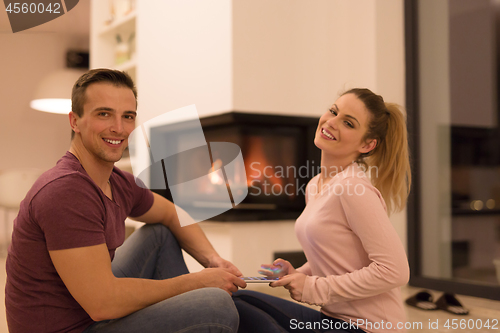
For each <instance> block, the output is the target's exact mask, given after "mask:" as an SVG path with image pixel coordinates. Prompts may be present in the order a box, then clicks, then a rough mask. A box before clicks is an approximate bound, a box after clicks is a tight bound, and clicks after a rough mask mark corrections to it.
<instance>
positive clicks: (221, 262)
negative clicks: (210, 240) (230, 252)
mask: <svg viewBox="0 0 500 333" xmlns="http://www.w3.org/2000/svg"><path fill="white" fill-rule="evenodd" d="M207 268H224V269H226V270H228V271H229V272H231V273H233V274H234V275H236V276H242V275H243V274H241V272H240V270H239V269H238V268H236V266H234V265H233V263H232V262H230V261H227V260H226V259H223V258H221V257H219V256H218V255H215V256H213V257H212V258H210V261H209V263H208V267H207Z"/></svg>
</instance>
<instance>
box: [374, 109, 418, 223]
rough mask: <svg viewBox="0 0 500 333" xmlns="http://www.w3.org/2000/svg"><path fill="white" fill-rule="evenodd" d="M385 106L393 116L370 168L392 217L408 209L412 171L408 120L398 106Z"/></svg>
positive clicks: (390, 115) (390, 116)
mask: <svg viewBox="0 0 500 333" xmlns="http://www.w3.org/2000/svg"><path fill="white" fill-rule="evenodd" d="M385 106H386V108H387V111H388V112H389V114H388V116H389V117H388V120H387V134H386V136H385V139H383V140H381V142H380V146H378V147H377V148H378V149H376V151H374V152H373V154H372V155H371V156H369V157H368V158H367V164H368V166H369V168H368V170H369V171H370V172H369V174H370V177H371V179H372V183H373V185H374V186H375V187H376V188H377V189H378V190H379V191H380V193H381V194H382V196H383V197H384V199H385V201H386V205H387V212H389V214H391V213H394V212H399V211H402V210H403V209H404V207H405V205H406V199H407V198H408V194H409V192H410V186H411V169H410V159H409V152H408V138H407V132H406V120H405V116H404V115H403V112H402V111H401V110H400V108H399V106H398V105H397V104H393V103H385ZM370 166H375V167H376V168H370ZM373 169H375V170H373ZM375 172H376V173H378V175H377V174H375Z"/></svg>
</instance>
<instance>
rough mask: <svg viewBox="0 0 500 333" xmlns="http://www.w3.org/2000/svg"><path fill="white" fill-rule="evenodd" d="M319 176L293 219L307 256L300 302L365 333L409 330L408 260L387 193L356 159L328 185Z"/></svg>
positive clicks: (308, 190) (314, 179)
mask: <svg viewBox="0 0 500 333" xmlns="http://www.w3.org/2000/svg"><path fill="white" fill-rule="evenodd" d="M318 180H319V175H318V176H316V177H314V178H313V179H312V180H311V181H310V182H309V184H308V185H307V188H306V202H307V205H306V208H305V209H304V211H303V212H302V214H301V215H300V217H299V218H298V219H297V222H296V224H295V232H296V234H297V237H298V239H299V242H300V243H301V245H302V247H303V249H304V253H305V255H306V257H307V263H306V264H305V265H304V266H302V267H300V268H299V269H298V271H299V272H301V273H304V274H306V275H308V276H307V277H306V280H305V285H304V290H303V295H302V301H303V302H306V303H309V304H315V305H319V306H321V311H322V312H323V313H324V314H326V315H327V316H330V317H334V318H338V319H341V320H344V321H346V322H352V323H358V324H360V325H359V328H361V329H363V330H365V331H367V332H373V333H375V332H377V333H378V332H405V329H404V324H405V323H406V315H405V310H404V306H403V302H402V298H401V292H400V288H399V287H400V286H402V285H404V284H406V283H407V282H408V278H409V267H408V260H407V258H406V253H405V250H404V248H403V245H402V243H401V240H400V239H399V236H398V235H397V233H396V231H395V229H394V227H393V226H392V224H391V222H390V220H389V218H388V215H387V211H386V205H385V202H384V199H383V198H382V195H381V194H380V192H379V191H378V190H377V189H376V188H375V187H374V186H373V185H372V183H371V181H370V180H369V178H368V177H367V176H366V174H365V172H364V171H363V169H362V168H361V167H360V166H358V165H357V164H355V163H354V164H351V165H350V166H349V167H348V168H346V169H345V170H344V171H343V172H340V173H338V174H337V175H336V176H335V177H333V178H332V179H331V180H330V181H329V182H328V183H326V184H325V186H324V187H323V189H322V190H321V189H318ZM389 326H390V327H389ZM398 326H402V328H398Z"/></svg>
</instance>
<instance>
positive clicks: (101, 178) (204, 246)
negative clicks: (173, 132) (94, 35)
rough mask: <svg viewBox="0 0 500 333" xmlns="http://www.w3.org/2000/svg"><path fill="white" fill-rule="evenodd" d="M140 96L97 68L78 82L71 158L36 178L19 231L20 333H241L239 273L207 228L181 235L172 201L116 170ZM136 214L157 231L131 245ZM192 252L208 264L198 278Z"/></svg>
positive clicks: (14, 279)
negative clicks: (190, 264)
mask: <svg viewBox="0 0 500 333" xmlns="http://www.w3.org/2000/svg"><path fill="white" fill-rule="evenodd" d="M136 97H137V94H136V90H135V87H134V84H133V82H132V80H131V79H130V77H129V76H128V75H127V74H125V73H123V72H119V71H114V70H108V69H97V70H91V71H89V72H87V73H86V74H84V75H83V76H82V77H80V79H79V80H78V81H77V82H76V83H75V86H74V87H73V92H72V104H73V107H72V108H73V111H72V112H71V113H70V114H69V120H70V124H71V128H72V130H73V137H72V141H71V147H70V150H69V151H68V152H67V153H66V154H65V155H64V156H63V157H62V158H61V159H60V160H59V161H58V163H57V165H56V166H55V167H54V168H52V169H51V170H49V171H47V172H46V173H44V174H43V175H42V176H41V177H40V178H39V179H38V180H37V181H36V183H35V184H34V185H33V187H32V188H31V190H30V191H29V192H28V194H27V196H26V198H25V199H24V200H23V202H22V203H21V208H20V212H19V215H18V217H17V218H16V221H15V224H14V231H13V235H12V243H11V246H10V248H9V254H8V258H7V267H6V268H7V284H6V299H5V302H6V310H7V322H8V326H9V331H10V332H11V333H18V332H30V333H31V332H177V331H182V332H236V330H237V326H238V315H237V312H236V309H235V307H234V304H233V302H232V300H231V297H230V295H231V293H232V292H235V291H236V290H237V289H238V287H245V286H246V284H245V282H243V281H242V280H241V279H240V278H239V277H238V276H240V275H241V273H240V272H239V270H238V269H237V268H236V267H235V266H234V265H233V264H231V263H230V262H228V261H226V260H224V259H222V258H221V257H220V256H219V255H218V254H217V253H216V251H215V250H214V249H213V247H212V246H211V244H210V243H209V241H208V240H207V238H206V237H205V235H204V234H203V232H202V231H201V229H200V228H199V226H197V225H196V224H192V225H189V226H186V227H180V224H179V221H178V219H177V215H176V211H175V208H174V206H173V204H172V203H171V202H169V201H168V200H166V199H165V198H163V197H161V196H159V195H157V194H153V193H152V192H151V191H149V190H147V189H144V188H141V187H139V186H137V185H136V183H135V180H134V177H133V176H132V175H131V174H128V173H125V172H122V171H120V170H119V169H117V168H115V167H114V163H115V162H116V161H118V160H119V159H120V158H121V156H122V153H123V151H124V150H125V148H126V147H127V145H128V142H127V139H128V136H129V134H130V133H131V132H132V131H133V129H134V128H135V117H136V107H137V99H136ZM127 216H129V217H131V218H134V219H135V220H137V221H142V222H145V223H146V225H145V226H144V227H142V228H140V229H139V230H137V231H136V232H134V234H133V235H132V236H131V237H130V238H129V239H127V241H126V242H125V243H124V244H123V242H124V238H125V236H124V235H125V224H124V221H125V218H126V217H127ZM122 244H123V245H122ZM118 247H120V249H118V251H117V252H116V255H115V250H116V249H117V248H118ZM181 247H182V248H183V249H185V250H186V251H187V252H188V253H189V254H191V255H192V256H193V257H194V258H195V259H197V260H198V261H199V262H200V263H201V264H202V265H203V266H204V267H208V268H206V269H204V270H202V271H201V272H198V273H191V274H189V272H188V270H187V268H186V265H185V263H184V261H183V259H182V254H181V250H180V248H181ZM205 287H214V288H205Z"/></svg>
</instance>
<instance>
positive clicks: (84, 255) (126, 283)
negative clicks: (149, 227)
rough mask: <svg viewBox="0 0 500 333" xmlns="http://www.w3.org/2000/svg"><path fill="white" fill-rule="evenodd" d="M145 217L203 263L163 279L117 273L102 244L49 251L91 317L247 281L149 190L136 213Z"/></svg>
mask: <svg viewBox="0 0 500 333" xmlns="http://www.w3.org/2000/svg"><path fill="white" fill-rule="evenodd" d="M137 220H139V221H143V222H146V223H163V224H165V225H166V226H167V227H168V228H170V230H171V231H172V233H173V234H174V235H175V236H176V237H177V239H178V241H179V244H180V245H181V246H182V247H183V248H184V249H185V250H186V251H187V252H188V253H190V254H191V255H193V256H194V257H195V258H196V259H197V260H198V261H199V262H200V263H202V264H203V265H204V266H205V267H219V268H207V269H204V270H202V271H201V272H197V273H191V274H185V275H181V276H178V277H174V278H171V279H166V280H149V279H137V278H116V277H115V276H114V275H113V273H112V271H111V259H110V257H109V252H108V249H107V247H106V244H100V245H95V246H86V247H79V248H72V249H65V250H55V251H49V254H50V257H51V259H52V262H53V264H54V267H55V268H56V270H57V272H58V274H59V276H60V277H61V279H62V280H63V282H64V284H65V285H66V287H67V288H68V290H69V292H70V293H71V295H72V296H73V297H74V298H75V300H76V301H77V302H78V303H79V304H80V305H81V306H82V308H83V309H84V310H85V311H86V312H87V313H88V314H89V315H90V317H91V318H92V319H93V320H95V321H100V320H106V319H115V318H120V317H123V316H126V315H128V314H130V313H133V312H135V311H137V310H140V309H143V308H145V307H147V306H149V305H151V304H154V303H157V302H160V301H162V300H164V299H167V298H170V297H173V296H176V295H179V294H182V293H184V292H187V291H190V290H195V289H199V288H204V287H217V288H221V289H223V290H225V291H226V292H228V293H229V294H231V293H232V292H236V291H237V290H238V287H242V288H244V287H245V286H246V283H245V282H244V281H243V280H241V279H240V278H238V277H237V276H236V275H241V273H240V272H239V271H238V270H237V269H236V267H234V266H233V265H232V264H231V263H229V262H228V261H225V260H224V259H222V258H221V257H220V256H219V255H218V254H217V252H216V251H215V250H214V248H213V247H212V245H211V244H210V242H209V241H208V239H207V238H206V236H205V234H204V233H203V231H202V230H201V229H200V227H199V226H198V225H196V224H193V225H189V226H186V227H181V226H180V224H179V221H178V220H177V214H176V211H175V208H174V206H173V204H172V203H171V202H169V201H168V200H166V199H165V198H163V197H161V196H159V195H156V194H155V195H154V203H153V206H152V207H151V208H150V210H149V211H148V212H147V213H146V214H144V215H142V216H140V217H138V218H137Z"/></svg>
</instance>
